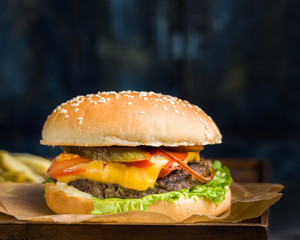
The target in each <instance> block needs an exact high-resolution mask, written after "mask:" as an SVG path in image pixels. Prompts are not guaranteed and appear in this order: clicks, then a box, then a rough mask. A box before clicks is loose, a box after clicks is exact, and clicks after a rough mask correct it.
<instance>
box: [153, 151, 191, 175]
mask: <svg viewBox="0 0 300 240" xmlns="http://www.w3.org/2000/svg"><path fill="white" fill-rule="evenodd" d="M148 151H149V152H150V154H151V155H152V156H163V157H165V158H167V159H169V162H168V163H167V164H166V165H165V166H164V167H163V169H162V170H161V171H160V173H159V175H158V178H162V177H164V176H167V175H169V174H170V173H171V172H173V171H174V170H176V169H179V168H181V167H180V166H179V165H177V166H174V165H173V164H174V163H175V161H174V160H173V159H172V158H170V156H169V155H167V154H166V153H164V152H163V151H161V149H160V148H151V149H148ZM168 152H169V151H168ZM169 153H170V154H172V156H174V157H176V158H178V159H180V160H181V161H184V160H185V159H186V158H187V156H188V153H187V152H177V151H176V152H175V151H172V152H169Z"/></svg>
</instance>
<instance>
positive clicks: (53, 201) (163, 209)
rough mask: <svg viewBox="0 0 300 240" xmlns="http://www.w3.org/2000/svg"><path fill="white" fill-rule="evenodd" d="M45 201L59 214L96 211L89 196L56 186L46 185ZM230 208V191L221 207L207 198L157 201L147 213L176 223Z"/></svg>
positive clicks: (216, 213)
mask: <svg viewBox="0 0 300 240" xmlns="http://www.w3.org/2000/svg"><path fill="white" fill-rule="evenodd" d="M69 188H73V187H69ZM74 191H76V189H74ZM77 191H78V190H77ZM45 199H46V202H47V205H48V206H49V208H50V209H51V210H52V211H53V212H55V213H57V214H91V212H92V211H93V210H94V202H93V201H92V200H91V198H90V197H89V196H76V195H74V194H70V191H66V190H65V189H60V188H58V187H57V185H54V184H46V185H45ZM230 206H231V191H230V189H229V190H228V191H227V193H226V196H225V199H224V200H223V201H222V202H221V203H220V204H219V205H216V204H215V203H214V202H213V201H212V200H207V199H205V198H200V199H199V200H193V199H179V200H177V201H174V202H169V201H157V202H156V203H154V204H152V205H150V206H148V208H147V211H148V212H155V213H160V214H164V215H166V216H169V217H170V218H172V219H174V220H176V221H183V220H185V219H187V218H188V217H190V216H192V215H193V214H201V215H206V216H219V215H221V214H222V213H224V212H226V211H227V210H228V209H230Z"/></svg>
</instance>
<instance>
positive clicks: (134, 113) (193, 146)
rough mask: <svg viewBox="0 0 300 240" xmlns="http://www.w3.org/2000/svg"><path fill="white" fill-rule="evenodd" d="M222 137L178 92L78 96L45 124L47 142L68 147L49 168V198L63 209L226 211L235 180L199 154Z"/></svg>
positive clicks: (174, 213) (176, 214)
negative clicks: (171, 94) (180, 97)
mask: <svg viewBox="0 0 300 240" xmlns="http://www.w3.org/2000/svg"><path fill="white" fill-rule="evenodd" d="M221 140H222V136H221V133H220V131H219V129H218V127H217V126H216V124H215V122H214V121H213V120H212V119H211V118H210V117H209V116H208V115H207V114H206V113H205V112H204V111H203V110H201V109H200V108H199V107H198V106H195V105H193V104H191V103H189V102H188V101H184V100H181V99H179V98H176V97H172V96H169V95H163V94H158V93H154V92H136V91H122V92H118V93H117V92H98V93H97V94H88V95H86V96H78V97H75V98H73V99H71V100H69V101H67V102H65V103H63V104H61V105H60V106H58V107H57V108H56V109H55V110H54V111H53V112H52V113H51V114H50V115H49V116H48V118H47V120H46V122H45V124H44V126H43V130H42V140H41V144H43V145H49V146H60V147H61V148H62V153H61V154H59V155H58V156H57V157H56V158H55V159H54V160H53V161H52V164H51V166H50V168H49V169H48V174H49V176H50V178H49V179H48V180H47V181H46V182H45V188H44V196H45V199H46V203H47V205H48V207H49V208H50V209H51V210H52V211H54V212H55V213H57V214H96V215H104V214H114V213H122V212H128V211H148V212H155V213H160V214H164V215H166V216H169V217H170V218H172V219H174V220H177V221H182V220H184V219H186V218H188V217H189V216H191V215H193V214H201V215H207V216H219V215H220V214H222V213H224V212H225V211H227V210H228V209H229V208H230V206H231V191H230V184H231V182H232V178H231V176H230V172H229V170H228V168H226V167H225V166H222V164H221V163H220V162H219V161H215V162H212V161H210V160H207V159H205V158H202V157H200V154H199V152H200V151H201V150H203V147H204V146H205V145H208V144H217V143H221Z"/></svg>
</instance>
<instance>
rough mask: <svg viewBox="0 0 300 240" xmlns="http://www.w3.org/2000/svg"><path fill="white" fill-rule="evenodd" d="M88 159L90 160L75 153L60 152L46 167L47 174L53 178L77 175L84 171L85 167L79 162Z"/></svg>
mask: <svg viewBox="0 0 300 240" xmlns="http://www.w3.org/2000/svg"><path fill="white" fill-rule="evenodd" d="M90 161H91V160H89V159H87V158H84V157H80V156H79V155H77V154H67V153H62V154H60V155H59V156H57V157H56V158H55V159H54V160H53V162H52V163H51V166H50V168H49V169H48V174H49V175H50V176H51V177H54V178H59V177H64V176H69V175H78V174H80V173H83V172H84V171H86V168H85V167H84V166H82V165H81V164H82V163H88V162H90Z"/></svg>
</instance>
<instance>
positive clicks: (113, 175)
mask: <svg viewBox="0 0 300 240" xmlns="http://www.w3.org/2000/svg"><path fill="white" fill-rule="evenodd" d="M193 159H196V160H198V161H199V160H200V157H199V154H198V153H195V152H190V153H189V154H188V157H187V162H190V161H192V160H193ZM151 162H153V163H154V164H153V165H152V166H151V167H147V168H137V167H134V166H131V167H127V166H126V165H124V164H122V163H112V162H111V163H109V164H104V163H103V162H101V161H97V160H94V161H91V162H89V163H85V164H80V165H81V167H84V168H86V171H85V172H83V173H80V174H78V175H73V176H66V177H60V178H58V179H57V180H58V181H59V182H65V183H69V182H70V181H73V180H76V179H80V178H86V179H89V180H93V181H97V182H102V183H106V184H119V185H121V186H123V187H126V188H130V189H134V190H138V191H145V190H146V189H148V188H149V187H153V185H154V183H155V182H156V179H157V177H158V175H159V173H160V171H161V169H162V168H163V167H164V166H165V165H166V164H167V163H168V162H169V160H168V159H166V158H164V157H160V156H153V157H152V158H151Z"/></svg>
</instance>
